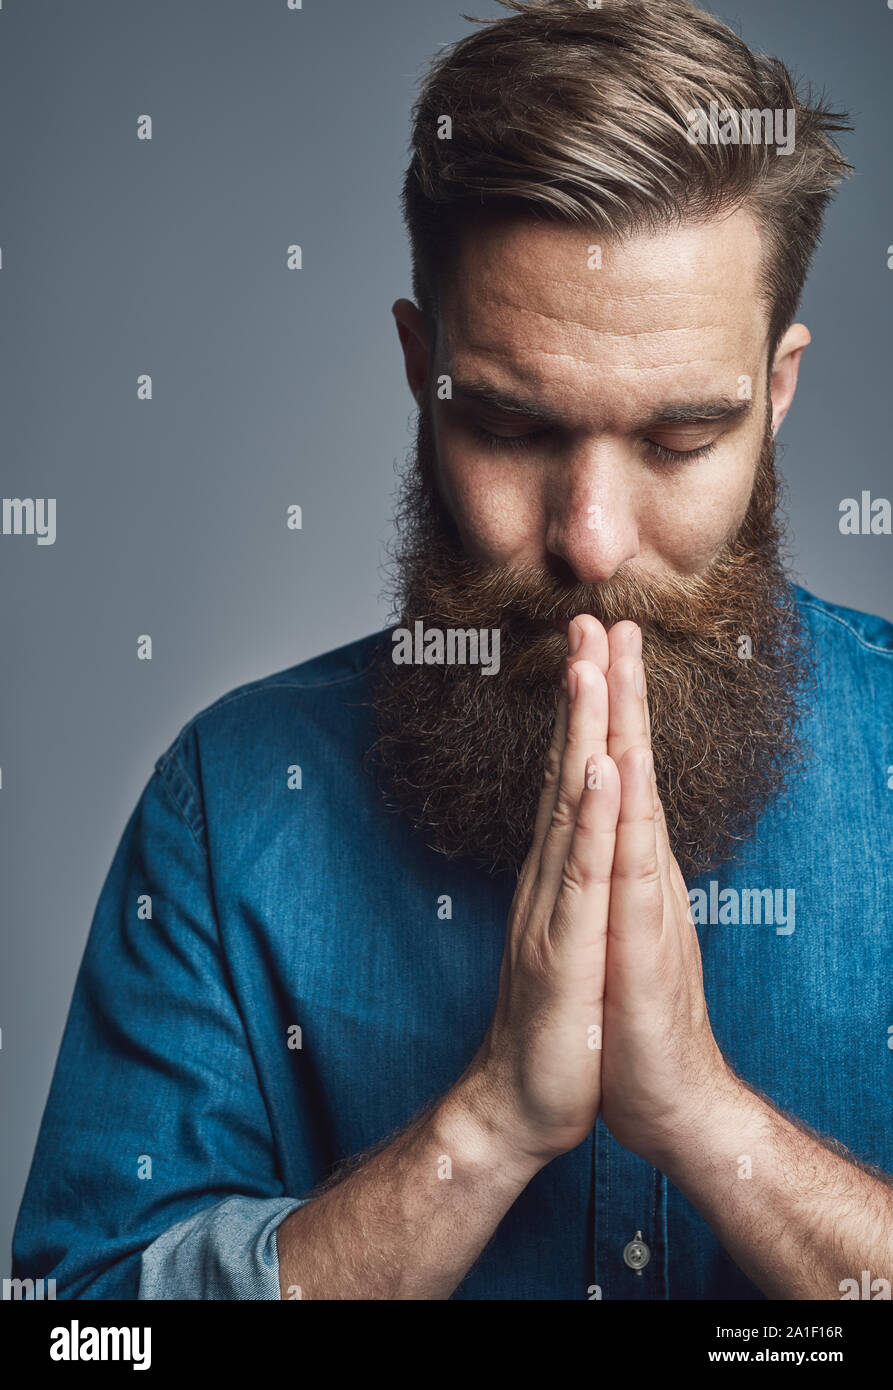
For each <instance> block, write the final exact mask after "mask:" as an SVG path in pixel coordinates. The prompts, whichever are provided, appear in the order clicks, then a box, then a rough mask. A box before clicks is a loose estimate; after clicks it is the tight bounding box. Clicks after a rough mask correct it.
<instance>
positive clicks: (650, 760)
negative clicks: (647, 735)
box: [642, 749, 654, 781]
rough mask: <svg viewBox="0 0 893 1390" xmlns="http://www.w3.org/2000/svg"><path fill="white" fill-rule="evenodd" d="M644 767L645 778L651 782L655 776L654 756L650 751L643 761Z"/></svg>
mask: <svg viewBox="0 0 893 1390" xmlns="http://www.w3.org/2000/svg"><path fill="white" fill-rule="evenodd" d="M642 767H643V768H644V771H645V776H646V777H647V778H648V780H649V781H650V780H651V778H652V777H653V776H654V754H653V753H652V752H651V751H650V749H649V751H648V752H647V753H646V754H645V757H644V758H643V759H642Z"/></svg>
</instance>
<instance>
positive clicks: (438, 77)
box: [403, 0, 851, 354]
mask: <svg viewBox="0 0 893 1390" xmlns="http://www.w3.org/2000/svg"><path fill="white" fill-rule="evenodd" d="M499 3H500V4H502V5H505V6H506V7H507V8H508V9H511V10H514V11H516V12H517V13H515V14H514V15H512V16H511V17H504V18H500V19H497V20H480V21H477V20H474V22H480V23H482V24H484V25H486V27H485V28H483V29H479V30H475V31H474V32H473V33H472V34H470V35H468V36H467V37H466V38H463V39H461V40H460V41H459V42H458V43H455V44H453V45H451V46H450V47H449V48H447V49H446V50H445V51H444V52H442V53H441V54H439V55H438V57H437V58H436V59H435V60H434V62H433V63H432V65H431V67H430V69H429V71H428V73H427V75H426V77H425V80H424V82H423V84H422V87H421V91H420V94H419V97H418V100H417V101H416V103H415V106H414V108H413V135H412V160H411V163H410V165H409V168H408V170H407V172H406V178H405V181H404V185H403V211H404V216H405V219H406V224H407V228H408V231H409V237H410V244H411V249H412V267H413V292H414V295H415V298H416V302H417V303H418V305H419V308H420V309H421V311H422V313H423V315H424V317H425V319H426V321H427V322H428V323H429V324H431V325H433V323H434V322H435V320H436V316H437V312H438V308H439V304H440V291H441V287H442V286H443V284H444V283H445V281H446V277H447V276H448V275H449V273H450V268H451V264H452V258H453V257H454V255H455V252H456V248H457V246H458V242H459V238H460V235H461V232H462V229H463V226H465V225H466V224H467V223H468V221H469V220H470V217H471V215H472V214H473V213H474V212H475V210H477V211H478V212H480V211H481V210H483V213H484V215H486V213H487V211H488V210H489V211H493V212H498V211H499V210H501V209H505V210H508V211H513V212H514V213H517V214H519V215H522V216H524V215H526V216H530V217H535V218H546V219H552V220H558V221H560V222H563V223H566V224H570V225H578V226H581V227H587V228H589V229H591V230H592V231H593V233H594V234H595V235H602V236H604V237H606V238H610V237H614V236H617V237H622V236H625V235H627V234H633V233H637V232H640V233H648V232H653V231H658V230H660V229H662V228H665V227H667V226H672V225H673V224H677V225H678V224H680V223H682V222H683V221H688V220H699V219H703V218H706V217H710V216H716V215H718V214H720V213H723V212H726V211H732V210H734V209H735V208H737V207H739V206H742V205H746V206H747V207H748V208H750V209H751V210H752V211H753V213H754V214H755V216H756V217H757V220H758V223H759V225H760V227H761V228H762V231H763V234H764V237H765V243H764V244H765V246H766V251H767V254H766V255H765V257H764V274H763V282H762V287H761V288H762V293H763V296H764V298H765V301H766V308H767V313H768V318H769V331H768V342H769V351H770V354H771V353H773V352H774V350H775V347H776V346H777V344H778V341H779V339H780V338H781V336H782V334H783V333H784V332H785V330H786V329H787V328H788V327H789V325H790V324H791V323H792V322H793V319H794V315H795V313H796V310H797V306H798V304H799V300H800V295H801V292H802V289H803V283H804V281H805V279H806V273H807V270H808V268H809V263H810V260H811V258H812V254H813V252H814V250H815V247H816V245H817V243H818V240H819V235H820V232H821V225H822V218H823V215H824V211H825V208H826V205H827V203H828V201H829V199H830V198H831V196H832V194H833V192H834V189H835V187H836V185H837V184H838V183H839V181H840V180H841V179H842V178H843V177H845V176H846V175H847V174H848V173H849V172H851V170H850V166H849V164H848V163H847V161H846V160H845V159H844V157H843V155H842V154H841V153H840V150H839V149H838V148H837V145H836V143H835V142H834V140H833V139H832V138H831V134H830V133H831V132H832V131H841V130H849V129H851V127H850V125H849V124H848V123H847V120H846V116H845V113H838V112H833V111H831V110H829V109H828V107H827V106H826V105H825V103H824V102H823V101H821V100H813V97H812V93H811V91H809V90H807V91H806V92H802V93H801V92H798V91H797V89H796V87H795V85H794V82H793V81H792V79H791V77H790V75H789V73H788V71H787V69H786V68H785V66H784V64H783V63H781V62H780V61H779V59H777V58H772V57H767V56H765V55H763V54H755V53H752V52H751V50H750V49H749V48H748V47H747V45H746V44H745V43H744V42H743V41H742V40H741V39H740V38H739V37H738V35H737V34H735V33H733V32H732V30H731V29H729V28H727V27H726V26H725V25H724V24H722V23H720V21H719V20H717V19H715V18H713V16H712V15H708V14H704V13H703V12H702V11H700V10H698V9H695V7H694V6H693V5H690V4H688V3H687V0H604V3H603V5H602V7H601V8H591V7H590V5H589V4H588V3H587V0H499ZM464 17H465V18H466V19H469V20H472V19H473V17H472V16H470V15H466V16H464ZM711 102H716V103H717V104H718V108H719V111H720V112H722V110H723V109H724V108H728V109H730V110H733V111H735V112H736V113H739V114H740V113H742V112H748V113H751V116H750V119H751V120H753V121H756V118H757V117H758V115H759V113H768V112H772V113H774V112H775V111H779V112H781V113H785V112H787V111H793V112H794V118H793V125H794V131H795V135H794V148H793V150H792V151H791V152H790V153H780V152H779V151H778V150H777V149H776V148H774V147H773V145H772V144H771V143H766V142H764V141H761V142H760V143H754V142H748V143H744V142H743V141H742V142H739V143H729V144H722V143H718V142H716V141H715V140H708V141H706V142H705V143H694V142H693V141H692V139H690V138H689V136H688V135H687V132H690V131H691V128H692V121H693V116H692V113H693V112H694V111H699V110H703V111H704V112H706V113H708V115H709V112H710V109H711V108H710V103H711ZM444 116H448V117H449V118H450V120H451V122H452V129H451V133H450V134H451V138H442V136H443V134H444V130H445V127H444V126H443V124H442V117H444ZM785 119H788V120H790V118H785ZM714 129H715V125H714Z"/></svg>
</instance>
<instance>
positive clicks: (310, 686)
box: [174, 652, 375, 747]
mask: <svg viewBox="0 0 893 1390" xmlns="http://www.w3.org/2000/svg"><path fill="white" fill-rule="evenodd" d="M311 659H312V660H315V659H316V658H311ZM374 661H375V654H374V652H373V654H372V655H371V656H370V657H369V659H368V661H366V662H364V663H363V665H362V666H361V667H359V669H358V670H356V671H351V672H350V674H349V675H346V676H332V677H331V678H330V679H328V680H317V681H298V680H276V679H275V678H273V677H269V676H267V677H264V678H263V679H261V680H259V681H252V682H251V683H250V684H249V685H247V686H242V687H240V688H239V689H238V690H230V691H229V692H228V693H227V694H225V695H221V696H220V697H219V699H217V700H215V701H214V702H213V704H210V705H207V706H206V707H205V708H204V709H202V710H199V712H198V713H197V714H194V715H193V716H192V718H191V719H190V720H189V721H188V722H187V723H186V724H184V725H183V727H182V729H181V730H180V732H179V734H178V735H177V737H176V739H175V740H174V747H176V746H178V745H179V743H180V740H181V739H182V738H183V736H184V735H185V734H187V733H188V732H189V730H190V729H191V728H192V726H193V725H194V724H196V723H197V722H198V720H199V719H204V717H205V715H206V714H212V713H213V712H214V711H215V710H218V709H223V708H224V707H225V706H226V705H230V704H232V703H233V702H234V701H235V700H244V699H247V698H248V696H249V695H267V694H269V693H270V692H271V691H274V690H323V689H325V688H326V687H328V686H332V685H348V684H350V682H351V681H358V680H360V678H361V677H362V676H364V675H365V674H366V672H367V671H368V670H369V669H370V667H371V666H372V665H373V663H374ZM307 664H308V665H309V664H310V663H309V662H308V663H307Z"/></svg>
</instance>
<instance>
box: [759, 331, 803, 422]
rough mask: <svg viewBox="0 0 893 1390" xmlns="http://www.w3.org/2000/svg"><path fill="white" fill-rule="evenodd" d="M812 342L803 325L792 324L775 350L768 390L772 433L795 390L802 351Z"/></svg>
mask: <svg viewBox="0 0 893 1390" xmlns="http://www.w3.org/2000/svg"><path fill="white" fill-rule="evenodd" d="M810 342H812V336H811V334H810V332H809V329H808V328H807V327H806V324H805V323H792V324H791V326H790V328H789V329H788V331H787V333H785V335H784V336H783V338H782V339H781V342H780V343H779V344H778V347H777V348H776V349H775V357H774V359H773V361H772V375H771V378H770V383H769V390H770V394H771V396H772V433H773V434H777V433H778V429H779V426H780V425H781V422H782V420H783V419H784V417H785V416H786V415H787V413H788V410H789V409H790V405H791V401H792V400H793V399H794V392H795V391H796V389H797V374H798V372H799V371H800V358H801V357H802V355H803V349H804V348H805V347H807V346H808V344H809V343H810Z"/></svg>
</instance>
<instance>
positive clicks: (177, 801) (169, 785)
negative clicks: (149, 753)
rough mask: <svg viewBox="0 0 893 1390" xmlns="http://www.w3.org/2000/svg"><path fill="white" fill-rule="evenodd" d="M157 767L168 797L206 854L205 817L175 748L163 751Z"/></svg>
mask: <svg viewBox="0 0 893 1390" xmlns="http://www.w3.org/2000/svg"><path fill="white" fill-rule="evenodd" d="M155 767H156V770H157V772H158V774H159V776H160V778H161V782H162V786H163V787H164V790H165V794H166V796H167V799H168V800H169V801H170V803H171V805H172V806H173V807H174V809H175V810H176V811H177V813H178V815H179V816H180V819H181V820H182V821H183V823H184V825H185V826H186V827H187V829H188V830H189V832H190V834H191V835H192V838H193V840H194V841H195V843H196V845H197V846H198V848H199V849H200V850H201V852H202V855H203V856H204V854H205V845H204V841H203V839H202V836H203V834H204V829H205V818H204V816H203V814H202V810H201V805H200V803H199V799H198V794H197V792H196V790H195V787H194V786H193V784H192V782H191V781H190V779H189V777H188V775H187V773H186V771H185V769H184V767H183V765H182V763H181V762H180V760H179V758H178V757H177V755H176V752H175V751H174V749H168V751H167V752H166V753H163V754H162V755H161V757H160V758H159V759H158V761H157V762H156V764H155Z"/></svg>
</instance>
